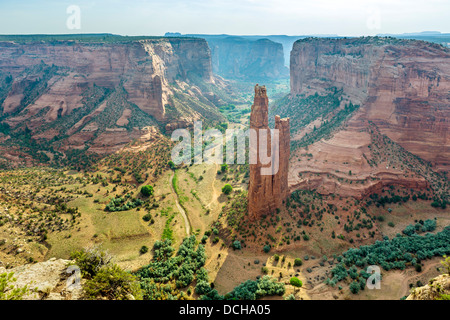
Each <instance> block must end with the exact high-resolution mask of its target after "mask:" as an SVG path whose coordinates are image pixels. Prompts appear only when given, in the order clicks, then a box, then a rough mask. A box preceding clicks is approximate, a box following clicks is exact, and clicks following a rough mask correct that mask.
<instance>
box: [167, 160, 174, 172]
mask: <svg viewBox="0 0 450 320" xmlns="http://www.w3.org/2000/svg"><path fill="white" fill-rule="evenodd" d="M167 165H168V166H169V168H170V169H172V170H173V169H175V163H174V162H173V161H172V160H170V161H169V162H168V163H167Z"/></svg>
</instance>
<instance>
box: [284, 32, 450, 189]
mask: <svg viewBox="0 0 450 320" xmlns="http://www.w3.org/2000/svg"><path fill="white" fill-rule="evenodd" d="M449 62H450V51H449V50H448V49H445V48H443V47H441V46H439V45H436V44H431V43H426V42H422V41H413V40H398V39H392V38H378V37H368V38H354V39H305V40H299V41H297V42H296V43H295V44H294V47H293V50H292V52H291V69H290V71H291V96H290V97H291V98H290V99H292V100H291V104H288V105H287V106H285V108H284V109H283V110H284V111H286V112H285V113H286V114H288V115H289V114H290V113H289V112H291V113H292V112H293V113H295V112H297V113H298V112H307V111H308V107H307V106H306V107H305V106H304V107H302V108H303V109H300V107H299V106H297V105H296V102H295V100H294V99H293V97H296V96H297V95H298V97H300V99H302V97H303V98H304V97H308V96H310V95H313V94H315V93H316V92H318V93H319V95H326V94H329V92H330V91H327V88H330V87H336V88H338V89H342V90H343V91H342V92H343V93H342V97H341V98H340V99H341V100H339V102H338V104H340V105H339V106H338V108H337V109H336V111H333V112H330V114H323V115H321V116H319V117H318V118H317V119H314V120H313V121H312V122H311V123H310V124H309V125H307V126H305V127H302V128H300V130H299V132H294V133H293V136H294V137H293V139H294V140H300V139H301V138H302V137H303V136H304V135H305V134H306V133H311V132H312V131H313V130H315V129H313V127H314V128H316V127H317V128H321V127H322V126H327V125H329V123H330V122H332V120H333V118H334V117H335V115H336V113H337V112H338V111H339V110H342V109H343V108H344V105H345V104H347V103H348V102H349V101H351V102H352V103H353V104H359V105H360V107H359V109H357V110H356V111H355V112H353V113H352V114H350V115H349V117H348V118H347V119H345V121H344V122H343V123H342V125H340V126H338V127H335V128H333V129H332V130H331V135H327V136H324V137H323V138H321V139H319V140H318V141H312V142H311V143H310V144H309V145H308V147H302V148H298V149H296V150H295V151H293V155H292V157H291V161H290V172H289V183H290V187H291V188H292V189H298V188H307V189H315V190H317V191H318V192H320V193H323V194H332V193H333V194H339V195H343V196H356V197H362V196H364V195H367V194H370V193H371V192H378V191H379V189H381V188H383V186H386V185H401V186H404V187H406V188H414V189H425V188H428V187H430V186H431V188H432V189H433V190H434V191H435V192H437V193H442V194H446V193H447V192H448V187H449V186H448V179H446V178H445V176H443V175H440V174H438V173H439V172H441V171H448V169H449V168H450V136H449V127H450V108H449V106H450V95H449V92H450V63H449ZM297 108H299V109H297ZM305 108H306V109H305ZM296 109H297V110H296ZM302 110H303V111H302ZM287 111H289V112H287ZM421 159H424V160H427V161H429V162H430V163H431V164H432V166H431V167H430V166H428V165H427V163H426V162H424V161H422V160H421Z"/></svg>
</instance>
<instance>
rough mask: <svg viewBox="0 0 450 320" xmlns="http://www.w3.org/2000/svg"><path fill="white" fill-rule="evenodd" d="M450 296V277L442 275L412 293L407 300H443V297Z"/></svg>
mask: <svg viewBox="0 0 450 320" xmlns="http://www.w3.org/2000/svg"><path fill="white" fill-rule="evenodd" d="M449 294H450V275H448V274H442V275H440V276H438V277H436V278H434V279H431V280H430V282H429V283H428V284H427V285H425V286H423V287H419V288H415V289H414V290H412V291H411V294H410V295H409V296H408V297H407V298H406V300H442V295H449Z"/></svg>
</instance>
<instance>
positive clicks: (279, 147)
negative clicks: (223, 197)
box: [248, 85, 290, 221]
mask: <svg viewBox="0 0 450 320" xmlns="http://www.w3.org/2000/svg"><path fill="white" fill-rule="evenodd" d="M268 109H269V99H268V97H267V92H266V88H265V86H258V85H256V86H255V98H254V104H253V105H252V110H251V114H250V129H254V130H255V132H256V145H255V144H252V143H251V144H250V154H251V155H252V154H253V155H256V156H257V158H256V163H253V164H252V163H250V180H249V186H248V213H249V219H250V221H254V220H256V219H258V218H260V217H261V216H262V215H266V214H269V213H271V212H274V211H275V210H276V209H277V208H280V207H281V205H282V203H283V200H285V199H286V197H287V196H288V193H289V189H288V179H287V176H288V166H289V155H290V133H289V118H287V119H280V117H279V116H276V117H275V129H277V130H278V134H279V141H278V143H276V142H275V143H274V148H273V150H272V151H273V152H272V151H271V141H272V139H271V134H270V129H269V116H268ZM264 133H265V134H266V136H267V156H268V157H271V162H270V163H268V164H263V163H264V160H263V161H261V157H265V155H262V154H261V145H260V142H261V141H260V136H261V135H264ZM277 153H278V154H279V157H278V167H277V165H276V164H275V161H277V160H276V154H277ZM270 168H271V169H270ZM264 169H265V170H269V171H270V170H271V171H272V172H273V174H267V172H265V174H263V173H262V170H264ZM277 169H278V170H277Z"/></svg>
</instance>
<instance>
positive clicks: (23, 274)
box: [0, 258, 82, 300]
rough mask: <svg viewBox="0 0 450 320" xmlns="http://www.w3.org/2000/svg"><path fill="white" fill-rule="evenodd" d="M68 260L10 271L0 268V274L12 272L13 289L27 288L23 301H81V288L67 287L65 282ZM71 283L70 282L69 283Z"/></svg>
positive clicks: (68, 274) (52, 260) (50, 261)
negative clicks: (28, 291) (27, 292)
mask: <svg viewBox="0 0 450 320" xmlns="http://www.w3.org/2000/svg"><path fill="white" fill-rule="evenodd" d="M70 262H71V261H70V260H64V259H55V258H51V259H50V260H48V261H44V262H38V263H35V264H27V265H23V266H19V267H15V268H12V269H5V268H2V267H0V273H4V272H8V273H10V272H13V273H14V278H16V281H15V282H13V283H12V285H14V286H15V287H18V288H22V287H24V286H27V288H28V289H29V290H30V293H29V294H28V295H26V296H25V297H23V298H24V300H41V299H42V300H77V299H81V296H82V288H81V287H79V288H75V286H72V287H70V286H69V287H68V286H67V285H66V280H67V278H69V276H70V275H71V273H67V272H66V271H67V268H68V266H69V263H70ZM71 283H72V282H71Z"/></svg>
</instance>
